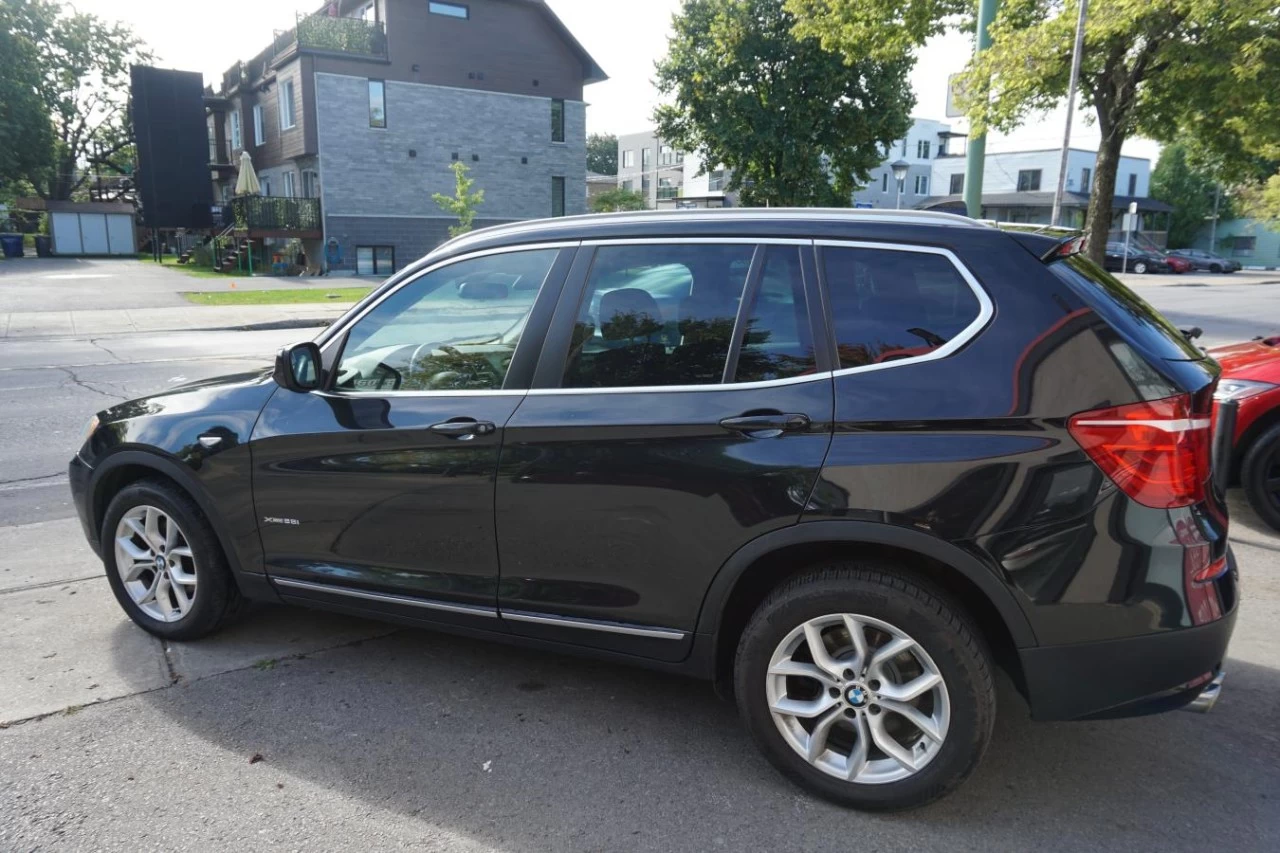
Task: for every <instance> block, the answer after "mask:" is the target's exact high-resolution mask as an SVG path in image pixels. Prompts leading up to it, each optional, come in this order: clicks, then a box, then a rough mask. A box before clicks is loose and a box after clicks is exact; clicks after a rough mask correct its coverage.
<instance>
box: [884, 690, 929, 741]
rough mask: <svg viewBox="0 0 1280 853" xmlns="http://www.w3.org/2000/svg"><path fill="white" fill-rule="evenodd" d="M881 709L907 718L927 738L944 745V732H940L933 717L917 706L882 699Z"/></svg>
mask: <svg viewBox="0 0 1280 853" xmlns="http://www.w3.org/2000/svg"><path fill="white" fill-rule="evenodd" d="M880 707H882V708H884V709H885V710H886V711H892V712H893V713H895V714H897V715H899V716H901V717H905V718H906V720H907V722H909V723H911V725H913V726H915V727H916V728H917V729H919V730H920V731H922V732H923V733H924V735H925V737H927V738H929V740H931V741H933V742H934V743H942V732H941V731H939V730H938V724H937V723H935V722H934V721H933V718H932V717H929V716H927V715H926V714H925V713H924V712H923V711H921V710H920V709H919V708H917V707H916V706H915V705H909V704H907V703H906V702H895V701H893V700H891V699H889V700H886V699H881V700H880Z"/></svg>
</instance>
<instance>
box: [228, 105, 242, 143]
mask: <svg viewBox="0 0 1280 853" xmlns="http://www.w3.org/2000/svg"><path fill="white" fill-rule="evenodd" d="M230 121H231V150H232V151H239V150H240V149H241V148H244V136H243V135H242V134H241V132H240V108H239V107H236V108H235V109H233V110H232V111H231V119H230Z"/></svg>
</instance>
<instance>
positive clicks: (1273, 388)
mask: <svg viewBox="0 0 1280 853" xmlns="http://www.w3.org/2000/svg"><path fill="white" fill-rule="evenodd" d="M1209 354H1210V355H1211V356H1213V357H1214V358H1215V359H1217V360H1218V363H1219V364H1221V365H1222V379H1221V380H1220V381H1219V382H1218V393H1217V394H1216V395H1215V397H1216V399H1217V400H1218V401H1219V402H1222V401H1224V400H1235V401H1236V402H1237V403H1238V405H1239V410H1238V412H1237V413H1236V433H1235V453H1234V454H1233V455H1232V458H1233V459H1234V460H1235V464H1236V465H1238V466H1239V478H1240V485H1241V486H1243V487H1244V490H1245V494H1246V495H1248V497H1249V503H1250V504H1251V505H1252V506H1253V508H1254V510H1256V511H1257V513H1258V515H1260V516H1261V517H1262V519H1263V520H1264V521H1266V522H1267V524H1269V525H1271V526H1272V527H1274V528H1275V529H1277V530H1280V335H1275V336H1273V337H1270V338H1257V339H1255V340H1252V341H1248V342H1247V343H1242V344H1232V345H1230V346H1225V347H1217V348H1215V349H1211V350H1209Z"/></svg>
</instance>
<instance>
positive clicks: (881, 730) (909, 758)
mask: <svg viewBox="0 0 1280 853" xmlns="http://www.w3.org/2000/svg"><path fill="white" fill-rule="evenodd" d="M867 724H868V725H869V726H870V727H871V739H872V740H873V741H875V744H876V746H878V747H880V751H881V752H883V753H884V754H885V755H887V756H889V757H890V758H892V759H893V760H894V761H896V762H898V763H899V764H901V765H902V766H903V767H904V768H905V769H907V770H911V771H914V770H915V769H916V761H915V756H913V755H912V754H911V750H909V749H907V748H906V747H905V746H903V745H902V744H900V743H898V742H897V741H896V740H894V739H893V735H891V734H889V732H888V731H887V730H886V729H885V727H884V714H871V715H869V716H868V717H867Z"/></svg>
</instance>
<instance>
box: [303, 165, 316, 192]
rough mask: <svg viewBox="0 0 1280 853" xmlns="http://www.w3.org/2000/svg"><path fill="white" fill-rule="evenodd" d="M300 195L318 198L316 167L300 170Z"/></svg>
mask: <svg viewBox="0 0 1280 853" xmlns="http://www.w3.org/2000/svg"><path fill="white" fill-rule="evenodd" d="M302 197H303V198H320V172H319V171H317V170H316V169H303V170H302Z"/></svg>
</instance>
